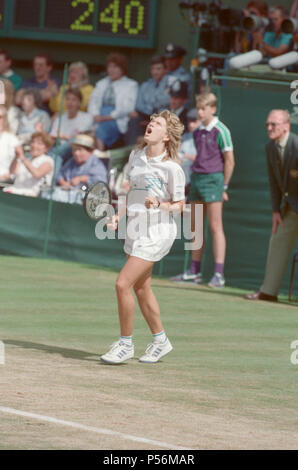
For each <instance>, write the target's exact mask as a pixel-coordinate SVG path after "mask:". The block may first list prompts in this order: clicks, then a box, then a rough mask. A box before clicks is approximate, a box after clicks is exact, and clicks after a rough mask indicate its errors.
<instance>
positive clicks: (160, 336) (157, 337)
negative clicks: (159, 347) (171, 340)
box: [153, 330, 167, 343]
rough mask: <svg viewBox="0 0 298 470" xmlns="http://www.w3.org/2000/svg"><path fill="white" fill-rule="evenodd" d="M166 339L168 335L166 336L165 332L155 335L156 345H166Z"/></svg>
mask: <svg viewBox="0 0 298 470" xmlns="http://www.w3.org/2000/svg"><path fill="white" fill-rule="evenodd" d="M166 339H167V335H166V334H165V332H164V330H163V331H161V332H160V333H156V334H155V335H153V341H154V343H164V342H165V340H166Z"/></svg>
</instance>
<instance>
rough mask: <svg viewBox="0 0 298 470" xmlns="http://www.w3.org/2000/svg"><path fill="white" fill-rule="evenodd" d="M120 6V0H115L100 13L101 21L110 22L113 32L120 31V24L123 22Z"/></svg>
mask: <svg viewBox="0 0 298 470" xmlns="http://www.w3.org/2000/svg"><path fill="white" fill-rule="evenodd" d="M119 6H120V0H114V1H113V2H111V3H110V4H109V6H107V7H106V8H105V9H104V10H103V11H102V12H101V13H100V15H99V22H100V23H110V24H111V25H112V32H113V33H118V26H119V25H120V24H122V23H123V20H122V18H120V17H119Z"/></svg>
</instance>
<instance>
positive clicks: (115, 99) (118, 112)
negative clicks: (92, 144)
mask: <svg viewBox="0 0 298 470" xmlns="http://www.w3.org/2000/svg"><path fill="white" fill-rule="evenodd" d="M106 67H107V74H108V76H107V77H106V78H103V79H102V80H99V81H98V82H97V84H96V86H95V89H94V90H93V92H92V94H91V97H90V101H89V105H88V112H89V113H90V114H92V116H93V117H94V122H95V124H96V130H95V136H96V143H97V147H98V149H99V150H105V149H109V148H112V146H113V145H114V144H115V143H116V142H117V141H118V140H119V139H121V138H122V137H123V135H124V134H125V133H126V132H127V128H128V121H129V115H130V113H131V112H132V111H134V110H135V105H136V100H137V94H138V83H137V82H136V81H135V80H132V79H130V78H128V77H127V60H126V57H125V56H123V55H122V54H117V53H116V54H109V55H108V57H107V60H106Z"/></svg>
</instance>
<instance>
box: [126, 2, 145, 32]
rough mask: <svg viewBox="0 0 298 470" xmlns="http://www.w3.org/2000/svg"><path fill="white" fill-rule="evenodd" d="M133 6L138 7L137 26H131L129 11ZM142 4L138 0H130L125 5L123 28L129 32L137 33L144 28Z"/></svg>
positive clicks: (143, 8)
mask: <svg viewBox="0 0 298 470" xmlns="http://www.w3.org/2000/svg"><path fill="white" fill-rule="evenodd" d="M133 8H137V9H138V18H137V26H136V27H135V28H132V27H131V11H132V9H133ZM144 10H145V7H144V5H142V4H141V2H140V1H139V0H131V1H130V2H129V4H128V5H126V7H125V19H124V28H125V29H126V30H127V31H128V33H129V34H138V33H139V32H140V31H142V29H143V28H144Z"/></svg>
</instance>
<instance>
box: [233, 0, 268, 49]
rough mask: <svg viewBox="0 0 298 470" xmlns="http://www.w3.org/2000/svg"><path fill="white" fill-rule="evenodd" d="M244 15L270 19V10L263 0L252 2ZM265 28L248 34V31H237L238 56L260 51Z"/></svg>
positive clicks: (248, 4) (236, 47)
mask: <svg viewBox="0 0 298 470" xmlns="http://www.w3.org/2000/svg"><path fill="white" fill-rule="evenodd" d="M243 13H244V14H245V15H246V16H249V15H255V16H259V17H263V18H268V13H269V8H268V5H267V3H266V2H263V1H262V0H251V1H250V2H248V3H247V5H246V8H245V10H244V11H243ZM264 32H265V28H264V27H262V28H259V29H257V30H256V31H252V32H251V33H247V32H246V31H237V32H236V34H235V48H234V49H235V52H236V53H237V54H239V53H244V52H248V51H249V50H251V49H259V48H260V45H261V44H262V42H263V36H264Z"/></svg>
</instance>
